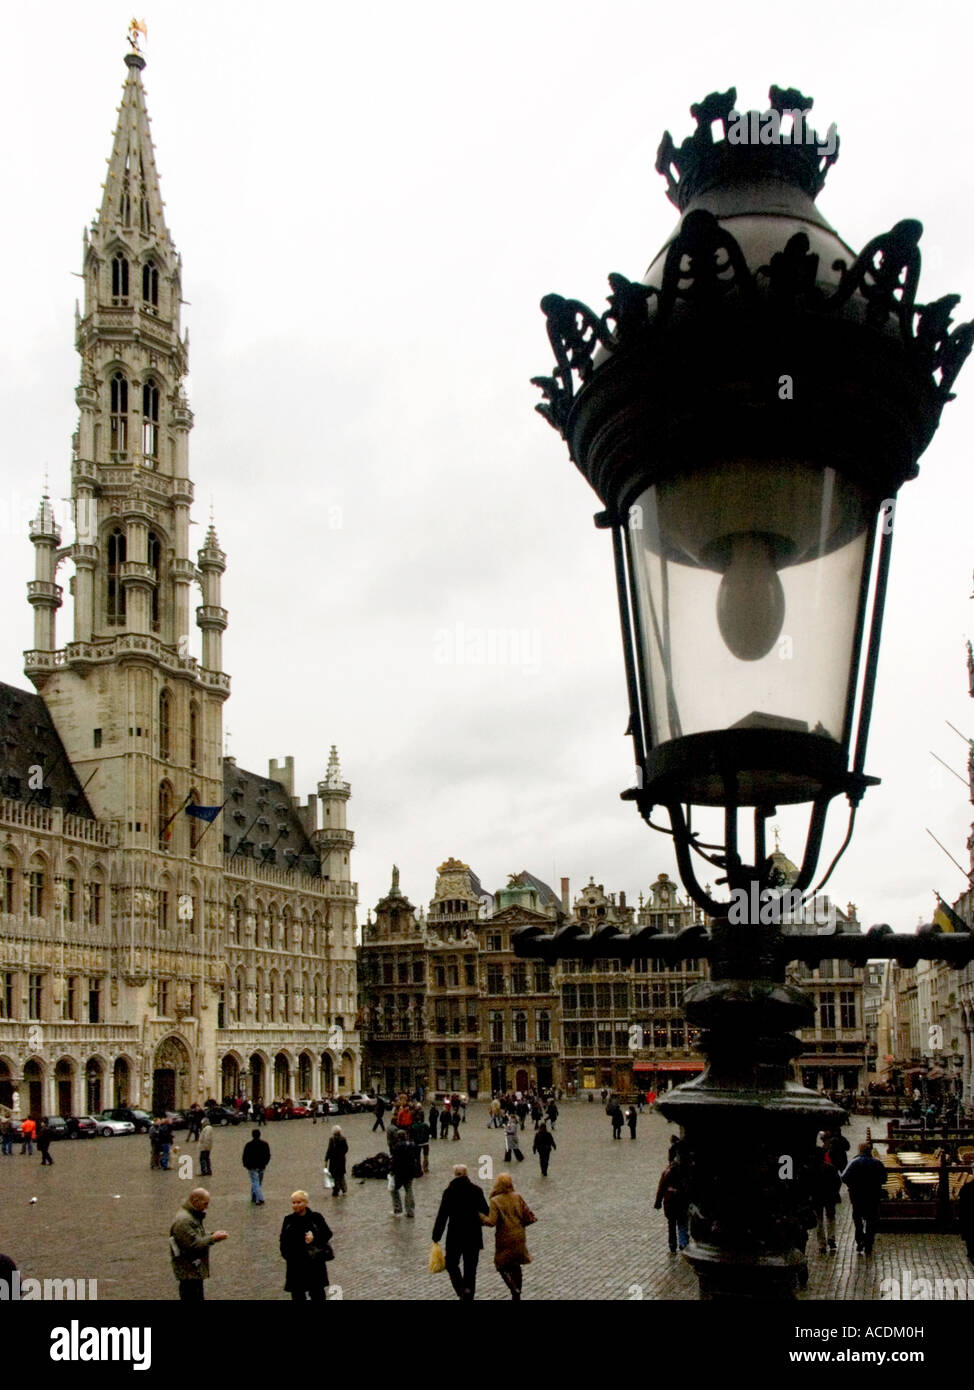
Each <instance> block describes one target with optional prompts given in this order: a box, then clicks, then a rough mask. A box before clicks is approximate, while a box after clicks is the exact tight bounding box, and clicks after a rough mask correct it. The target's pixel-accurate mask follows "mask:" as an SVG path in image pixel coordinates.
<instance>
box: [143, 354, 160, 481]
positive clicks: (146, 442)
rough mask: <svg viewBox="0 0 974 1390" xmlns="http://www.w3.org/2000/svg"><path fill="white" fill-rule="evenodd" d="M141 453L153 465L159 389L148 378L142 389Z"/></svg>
mask: <svg viewBox="0 0 974 1390" xmlns="http://www.w3.org/2000/svg"><path fill="white" fill-rule="evenodd" d="M142 453H143V454H144V455H145V457H146V458H147V459H151V460H152V462H153V463H155V462H157V461H158V458H159V387H158V386H157V385H156V383H155V378H154V377H151V376H150V377H149V379H148V381H147V382H146V383H145V384H144V386H143V387H142Z"/></svg>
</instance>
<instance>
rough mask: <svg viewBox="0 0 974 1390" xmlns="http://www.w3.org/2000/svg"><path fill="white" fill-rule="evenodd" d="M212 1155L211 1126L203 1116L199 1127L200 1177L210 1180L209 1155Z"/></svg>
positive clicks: (211, 1172)
mask: <svg viewBox="0 0 974 1390" xmlns="http://www.w3.org/2000/svg"><path fill="white" fill-rule="evenodd" d="M212 1153H213V1126H212V1125H211V1124H210V1121H209V1118H208V1117H207V1116H206V1115H204V1116H203V1123H202V1124H201V1125H200V1176H201V1177H204V1178H212V1176H213V1168H212V1166H211V1162H210V1160H211V1155H212Z"/></svg>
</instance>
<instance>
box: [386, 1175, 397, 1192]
mask: <svg viewBox="0 0 974 1390" xmlns="http://www.w3.org/2000/svg"><path fill="white" fill-rule="evenodd" d="M386 1186H387V1187H388V1189H389V1191H390V1192H395V1190H396V1180H395V1178H394V1177H393V1175H392V1174H391V1173H390V1174H389V1176H388V1178H387V1179H386Z"/></svg>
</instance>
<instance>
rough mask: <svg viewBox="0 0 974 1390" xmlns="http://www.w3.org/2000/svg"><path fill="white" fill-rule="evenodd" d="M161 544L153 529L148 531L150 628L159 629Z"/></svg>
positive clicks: (154, 630) (156, 630)
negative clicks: (150, 601) (150, 576)
mask: <svg viewBox="0 0 974 1390" xmlns="http://www.w3.org/2000/svg"><path fill="white" fill-rule="evenodd" d="M161 558H162V546H161V545H160V543H159V537H158V536H157V535H156V533H155V532H154V531H150V532H149V568H150V569H151V570H152V581H153V587H152V630H153V632H158V631H159V564H160V560H161Z"/></svg>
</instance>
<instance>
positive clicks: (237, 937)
mask: <svg viewBox="0 0 974 1390" xmlns="http://www.w3.org/2000/svg"><path fill="white" fill-rule="evenodd" d="M243 914H244V906H243V899H242V898H234V900H233V907H232V908H231V909H230V930H231V934H232V936H233V939H234V941H235V942H236V944H237V945H238V946H239V945H240V944H241V942H242V940H243V937H242V929H243Z"/></svg>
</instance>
